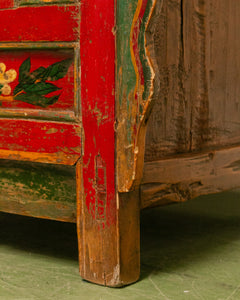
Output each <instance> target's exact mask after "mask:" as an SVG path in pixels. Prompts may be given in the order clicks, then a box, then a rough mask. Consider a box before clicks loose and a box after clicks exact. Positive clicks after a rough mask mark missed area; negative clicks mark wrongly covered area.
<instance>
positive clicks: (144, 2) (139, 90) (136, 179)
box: [118, 0, 156, 192]
mask: <svg viewBox="0 0 240 300" xmlns="http://www.w3.org/2000/svg"><path fill="white" fill-rule="evenodd" d="M155 5H156V0H138V5H137V9H136V12H135V15H134V18H133V23H132V27H131V34H130V48H131V58H132V63H133V66H134V70H135V74H136V86H135V91H134V97H135V99H136V101H137V104H136V105H137V111H138V112H139V114H138V116H139V117H138V123H137V124H136V125H137V126H136V129H135V130H136V131H135V136H136V138H135V141H134V147H133V150H134V154H133V160H134V161H133V172H132V178H131V180H129V181H127V182H125V184H124V186H123V185H122V186H119V187H118V190H119V191H120V192H128V191H130V190H133V189H134V188H135V187H138V186H139V184H140V182H141V178H142V172H143V164H144V150H145V147H144V145H145V134H146V122H147V119H148V117H149V114H150V112H151V108H152V106H153V104H154V98H153V94H154V78H155V72H154V62H153V58H152V56H151V53H150V52H151V51H150V50H149V46H148V42H147V38H146V32H147V29H148V26H149V22H150V20H151V18H152V15H153V11H154V8H155ZM142 9H144V16H142V15H141V12H142V11H141V10H142ZM146 10H148V12H147V15H146ZM141 18H144V19H141ZM142 22H144V23H142ZM140 23H142V24H141V25H140V26H139V24H140ZM141 34H142V35H143V37H142V43H140V42H139V40H140V39H139V37H140V35H141ZM134 41H137V44H136V43H135V44H134ZM134 48H135V50H134ZM140 52H142V54H140ZM141 55H142V57H143V59H141V58H140V56H141ZM144 63H145V66H143V64H144ZM144 69H145V74H144ZM146 69H148V71H147V72H146ZM141 73H142V74H141ZM147 73H148V74H147ZM143 80H144V81H143ZM144 93H145V94H147V97H146V98H145V99H144V97H143V94H144Z"/></svg>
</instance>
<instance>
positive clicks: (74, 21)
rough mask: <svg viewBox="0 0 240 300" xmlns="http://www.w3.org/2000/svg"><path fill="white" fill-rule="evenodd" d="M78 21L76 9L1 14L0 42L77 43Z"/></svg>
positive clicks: (27, 9)
mask: <svg viewBox="0 0 240 300" xmlns="http://www.w3.org/2000/svg"><path fill="white" fill-rule="evenodd" d="M1 1H2V0H1ZM79 19H80V14H79V6H78V5H76V6H73V5H72V6H67V7H63V6H59V7H58V6H42V7H22V8H18V9H9V10H2V11H0V28H1V31H0V41H5V42H10V41H11V42H12V41H16V42H22V41H55V42H56V41H68V42H70V41H77V40H78V39H79V22H80V20H79Z"/></svg>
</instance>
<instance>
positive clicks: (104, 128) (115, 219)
mask: <svg viewBox="0 0 240 300" xmlns="http://www.w3.org/2000/svg"><path fill="white" fill-rule="evenodd" d="M114 2H115V1H114V0H108V1H107V5H106V0H98V1H88V0H84V1H81V24H80V26H81V29H80V44H81V49H80V52H81V55H80V57H81V103H82V122H83V130H84V149H83V159H82V160H81V161H79V162H78V164H77V182H78V183H77V184H78V200H77V202H78V209H77V226H78V239H79V261H80V273H81V276H82V277H83V278H84V279H86V280H89V281H92V282H95V283H98V284H103V285H108V286H121V285H126V284H129V283H131V282H134V281H136V280H137V279H138V277H139V265H140V262H139V197H138V192H133V193H129V194H125V195H123V194H118V193H117V189H116V171H115V170H116V167H115V165H116V156H115V149H116V148H115V33H114V28H115V5H114V4H115V3H114Z"/></svg>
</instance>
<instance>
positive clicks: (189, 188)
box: [141, 147, 240, 208]
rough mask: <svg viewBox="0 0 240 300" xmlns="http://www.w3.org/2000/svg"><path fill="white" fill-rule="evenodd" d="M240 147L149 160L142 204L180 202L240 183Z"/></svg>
mask: <svg viewBox="0 0 240 300" xmlns="http://www.w3.org/2000/svg"><path fill="white" fill-rule="evenodd" d="M239 183H240V147H234V148H229V149H224V150H218V151H212V152H211V151H210V152H208V153H205V154H198V155H192V156H179V157H177V158H172V159H165V160H159V161H153V162H147V163H145V166H144V174H143V180H142V186H141V205H142V208H145V207H148V206H156V205H163V204H167V203H172V202H181V201H185V200H188V199H191V198H194V197H196V196H199V195H205V194H210V193H217V192H222V191H225V190H229V189H233V188H237V187H239Z"/></svg>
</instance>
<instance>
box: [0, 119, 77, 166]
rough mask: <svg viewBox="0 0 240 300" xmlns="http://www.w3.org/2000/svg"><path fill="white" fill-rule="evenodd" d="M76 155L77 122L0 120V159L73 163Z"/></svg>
mask: <svg viewBox="0 0 240 300" xmlns="http://www.w3.org/2000/svg"><path fill="white" fill-rule="evenodd" d="M80 156H81V128H80V127H79V125H77V124H64V123H57V122H55V123H54V122H47V121H45V122H43V121H39V122H36V121H30V120H14V119H0V158H4V159H15V160H29V161H35V162H44V163H56V164H66V165H73V164H75V162H76V161H77V160H78V159H79V158H80Z"/></svg>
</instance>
